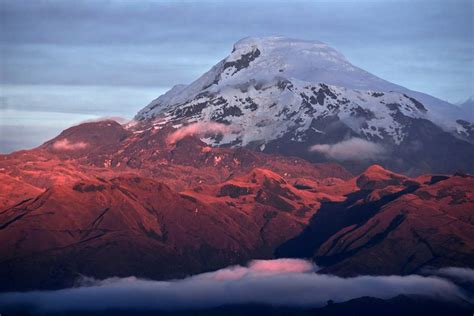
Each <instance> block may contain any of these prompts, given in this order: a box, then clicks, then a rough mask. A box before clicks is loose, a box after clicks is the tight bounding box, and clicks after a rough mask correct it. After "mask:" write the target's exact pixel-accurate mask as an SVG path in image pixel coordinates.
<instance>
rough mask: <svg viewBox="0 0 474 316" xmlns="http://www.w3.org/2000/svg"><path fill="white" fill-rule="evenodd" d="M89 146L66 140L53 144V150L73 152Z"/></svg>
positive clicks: (80, 142)
mask: <svg viewBox="0 0 474 316" xmlns="http://www.w3.org/2000/svg"><path fill="white" fill-rule="evenodd" d="M88 146H89V144H87V143H85V142H82V141H79V142H70V141H69V140H68V139H67V138H64V139H61V140H58V141H56V142H54V144H53V149H55V150H61V151H62V150H66V151H74V150H80V149H85V148H87V147H88Z"/></svg>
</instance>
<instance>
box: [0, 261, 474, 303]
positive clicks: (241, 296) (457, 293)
mask: <svg viewBox="0 0 474 316" xmlns="http://www.w3.org/2000/svg"><path fill="white" fill-rule="evenodd" d="M317 269H318V268H317V267H316V266H315V265H314V264H313V263H312V262H310V261H306V260H299V259H278V260H256V261H252V262H250V264H248V265H247V266H245V267H244V266H232V267H228V268H225V269H221V270H218V271H214V272H210V273H203V274H199V275H195V276H192V277H188V278H185V279H182V280H172V281H152V280H142V279H137V278H135V277H128V278H110V279H106V280H94V279H91V278H85V279H83V280H81V283H80V284H79V287H76V288H69V289H63V290H58V291H34V292H23V293H19V292H18V293H3V294H0V310H8V309H12V308H15V306H17V307H18V306H20V307H22V308H23V309H27V310H29V311H31V312H64V311H103V310H106V309H109V310H110V309H114V310H182V309H201V308H212V307H217V306H222V305H226V304H249V303H255V304H270V305H274V306H298V307H319V306H324V305H326V303H327V301H328V300H333V301H334V302H344V301H347V300H350V299H354V298H359V297H362V296H371V297H377V298H381V299H389V298H392V297H395V296H397V295H400V294H406V295H410V294H414V295H425V296H430V297H434V298H436V299H453V300H454V299H459V298H461V299H466V295H465V294H464V293H463V290H462V289H461V288H459V287H458V286H457V285H455V284H454V283H453V282H451V281H449V280H448V279H444V278H440V277H437V276H420V275H409V276H359V277H353V278H341V277H337V276H333V275H324V274H318V273H316V271H317ZM467 270H469V269H467ZM470 271H471V273H472V270H470Z"/></svg>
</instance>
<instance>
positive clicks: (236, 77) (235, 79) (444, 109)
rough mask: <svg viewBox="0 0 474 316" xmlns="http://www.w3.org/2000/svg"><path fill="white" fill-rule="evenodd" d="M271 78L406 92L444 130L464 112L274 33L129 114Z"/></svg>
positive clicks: (151, 112)
mask: <svg viewBox="0 0 474 316" xmlns="http://www.w3.org/2000/svg"><path fill="white" fill-rule="evenodd" d="M275 78H284V79H287V80H290V81H291V80H294V79H296V80H298V81H304V82H307V83H312V84H315V83H325V84H329V85H333V86H338V87H343V88H346V89H356V90H367V91H378V92H393V91H394V92H399V93H402V94H406V95H407V96H409V97H411V98H415V99H416V100H418V101H420V102H421V103H423V105H425V106H426V108H427V109H428V115H429V117H430V120H432V121H433V122H435V123H436V124H438V125H440V126H442V127H443V128H444V129H446V130H455V129H456V128H457V127H458V126H457V123H456V120H457V119H459V118H465V116H464V115H463V113H462V111H461V110H460V109H459V107H457V106H454V105H452V104H450V103H448V102H445V101H442V100H440V99H437V98H435V97H432V96H430V95H427V94H424V93H421V92H417V91H412V90H409V89H407V88H405V87H402V86H399V85H397V84H394V83H391V82H389V81H386V80H383V79H381V78H379V77H377V76H375V75H372V74H371V73H369V72H367V71H365V70H363V69H361V68H358V67H356V66H354V65H352V64H351V63H350V62H349V61H348V60H347V59H346V58H345V57H344V55H343V54H341V53H340V52H338V51H337V50H336V49H334V48H332V47H330V46H329V45H327V44H324V43H322V42H319V41H308V40H298V39H290V38H285V37H276V36H270V37H246V38H244V39H241V40H239V41H238V42H236V43H235V44H234V46H233V50H232V52H231V53H230V55H229V56H228V57H226V58H224V59H223V60H221V61H220V62H219V63H217V64H216V65H215V66H213V67H212V68H211V69H210V70H209V71H207V72H206V73H204V74H203V75H202V76H201V77H199V78H198V79H197V80H195V81H194V82H192V83H190V84H189V85H177V86H174V87H173V88H172V89H171V90H170V91H168V92H167V93H165V94H164V95H162V96H160V97H158V98H157V99H155V100H153V101H152V102H151V103H150V104H149V105H147V106H146V107H145V108H143V109H142V110H141V111H140V112H138V114H137V115H136V117H135V118H136V119H137V120H144V119H150V118H153V117H155V116H157V115H158V114H160V113H163V112H165V111H166V110H167V109H170V108H172V107H175V106H179V105H181V104H184V103H186V102H189V101H191V100H192V99H194V98H196V96H198V95H200V94H202V93H205V92H209V93H218V92H219V91H220V90H222V89H224V88H225V87H226V86H231V87H239V86H242V85H248V83H249V82H254V83H265V82H269V81H275Z"/></svg>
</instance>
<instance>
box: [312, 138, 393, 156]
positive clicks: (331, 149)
mask: <svg viewBox="0 0 474 316" xmlns="http://www.w3.org/2000/svg"><path fill="white" fill-rule="evenodd" d="M309 150H310V151H312V152H319V153H321V154H324V155H326V156H327V157H329V158H333V159H336V160H339V161H346V160H353V161H361V160H374V159H380V158H383V156H384V154H385V149H384V148H383V147H382V146H381V145H379V144H376V143H373V142H369V141H367V140H364V139H361V138H350V139H347V140H343V141H341V142H339V143H336V144H317V145H313V146H311V147H310V148H309Z"/></svg>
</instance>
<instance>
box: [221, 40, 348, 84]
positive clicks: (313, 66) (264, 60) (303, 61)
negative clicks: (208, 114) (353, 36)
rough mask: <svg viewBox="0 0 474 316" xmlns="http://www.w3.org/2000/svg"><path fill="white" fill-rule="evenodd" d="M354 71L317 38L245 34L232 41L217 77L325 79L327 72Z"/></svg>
mask: <svg viewBox="0 0 474 316" xmlns="http://www.w3.org/2000/svg"><path fill="white" fill-rule="evenodd" d="M356 70H357V69H356V68H355V67H354V66H353V65H351V64H350V63H349V62H348V61H347V60H346V58H345V57H344V56H343V55H342V54H341V53H340V52H338V51H337V50H335V49H334V48H332V47H330V46H328V45H326V44H324V43H322V42H319V41H308V40H299V39H291V38H285V37H277V36H270V37H246V38H244V39H241V40H240V41H238V42H237V43H235V44H234V47H233V50H232V52H231V54H230V55H229V56H228V57H227V58H226V59H225V60H224V67H223V71H222V75H221V79H223V81H226V83H227V82H228V83H233V82H235V79H234V78H237V77H238V80H239V81H242V80H247V79H248V78H251V79H256V80H272V79H273V78H275V77H285V78H287V79H291V78H294V79H299V80H302V81H308V82H327V81H328V80H329V78H330V77H331V76H329V74H330V73H331V74H332V77H335V76H334V72H341V71H356ZM237 73H239V74H238V76H235V75H236V74H237ZM328 83H332V82H328Z"/></svg>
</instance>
